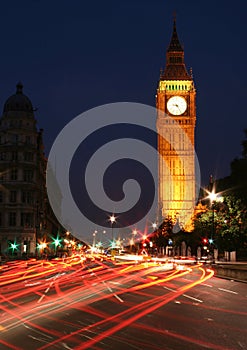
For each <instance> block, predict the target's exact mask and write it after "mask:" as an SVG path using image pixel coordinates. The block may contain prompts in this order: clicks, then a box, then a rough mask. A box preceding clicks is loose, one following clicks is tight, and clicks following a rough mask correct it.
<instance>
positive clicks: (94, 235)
mask: <svg viewBox="0 0 247 350" xmlns="http://www.w3.org/2000/svg"><path fill="white" fill-rule="evenodd" d="M97 232H98V231H97V230H95V231H94V233H93V248H95V243H96V242H95V239H96V238H95V237H96V234H97Z"/></svg>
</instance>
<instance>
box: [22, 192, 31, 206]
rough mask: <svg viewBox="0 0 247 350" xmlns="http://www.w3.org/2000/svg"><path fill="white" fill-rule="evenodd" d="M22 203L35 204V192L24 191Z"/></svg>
mask: <svg viewBox="0 0 247 350" xmlns="http://www.w3.org/2000/svg"><path fill="white" fill-rule="evenodd" d="M21 201H22V203H28V204H32V203H33V192H30V191H23V192H22V195H21Z"/></svg>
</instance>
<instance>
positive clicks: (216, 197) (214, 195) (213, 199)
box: [208, 189, 224, 255]
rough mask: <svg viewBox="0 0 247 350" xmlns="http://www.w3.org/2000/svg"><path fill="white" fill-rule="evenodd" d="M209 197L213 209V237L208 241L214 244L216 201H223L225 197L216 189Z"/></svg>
mask: <svg viewBox="0 0 247 350" xmlns="http://www.w3.org/2000/svg"><path fill="white" fill-rule="evenodd" d="M208 198H209V199H210V207H211V210H212V230H211V238H210V239H209V240H208V242H209V243H210V244H213V243H214V236H215V222H214V221H215V217H214V203H215V202H223V200H224V198H223V197H222V196H220V195H219V194H217V193H215V190H214V189H213V190H212V192H210V193H209V195H208ZM215 254H216V253H215ZM215 254H214V255H215Z"/></svg>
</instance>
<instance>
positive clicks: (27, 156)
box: [24, 152, 33, 162]
mask: <svg viewBox="0 0 247 350" xmlns="http://www.w3.org/2000/svg"><path fill="white" fill-rule="evenodd" d="M24 160H25V161H26V162H32V161H33V153H32V152H25V153H24Z"/></svg>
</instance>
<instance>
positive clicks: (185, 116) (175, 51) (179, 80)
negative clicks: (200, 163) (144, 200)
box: [156, 20, 196, 231]
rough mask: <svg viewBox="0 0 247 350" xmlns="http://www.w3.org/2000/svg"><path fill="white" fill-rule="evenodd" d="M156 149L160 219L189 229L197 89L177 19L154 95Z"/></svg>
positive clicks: (192, 197) (190, 224) (194, 184)
mask: <svg viewBox="0 0 247 350" xmlns="http://www.w3.org/2000/svg"><path fill="white" fill-rule="evenodd" d="M156 108H157V132H158V135H159V136H158V151H159V172H158V175H159V210H160V213H161V215H162V218H163V219H164V218H166V217H170V218H172V219H173V222H174V224H175V223H176V226H177V227H178V229H179V228H184V229H185V230H187V231H190V230H191V229H192V222H191V218H192V216H193V214H194V207H195V199H196V179H195V178H196V177H195V152H194V145H195V136H194V135H195V125H196V90H195V86H194V81H193V77H192V72H191V73H190V74H189V73H188V72H187V69H186V66H185V63H184V50H183V47H182V46H181V44H180V42H179V39H178V35H177V30H176V20H174V24H173V33H172V38H171V42H170V45H169V47H168V49H167V53H166V65H165V69H164V70H163V71H161V75H160V80H159V83H158V89H157V95H156Z"/></svg>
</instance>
